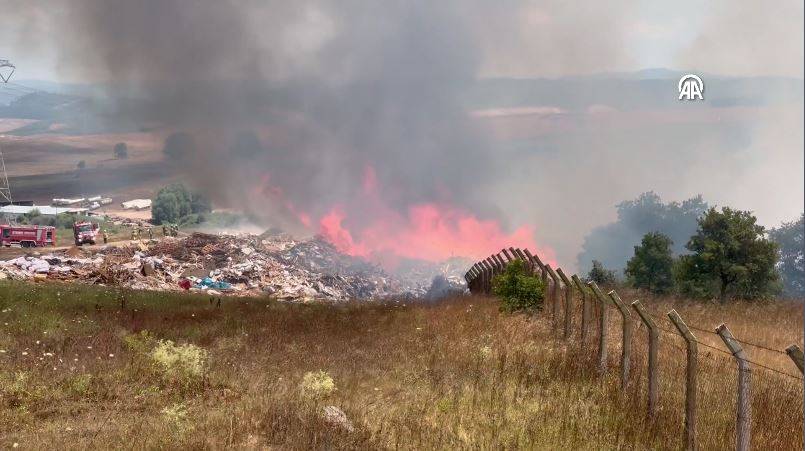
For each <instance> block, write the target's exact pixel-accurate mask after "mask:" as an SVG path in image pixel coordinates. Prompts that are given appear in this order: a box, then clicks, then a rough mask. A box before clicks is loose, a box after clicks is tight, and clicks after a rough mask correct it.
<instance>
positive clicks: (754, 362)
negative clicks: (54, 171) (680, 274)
mask: <svg viewBox="0 0 805 451" xmlns="http://www.w3.org/2000/svg"><path fill="white" fill-rule="evenodd" d="M688 327H690V326H688ZM657 328H658V329H659V330H661V331H663V332H665V333H667V334H669V335H673V336H675V337H679V338H684V337H682V335H680V334H679V332H674V331H672V330H669V329H666V328H664V327H660V326H657ZM696 343H697V344H699V345H702V346H704V347H705V348H708V349H712V350H714V351H717V352H720V353H722V354H724V355H727V356H730V357H734V354H733V353H731V352H729V351H725V350H723V349H721V348H718V347H716V346H713V345H709V344H707V343H704V342H702V341H699V340H696ZM671 345H672V346H674V347H676V348H678V349H682V348H680V347H678V346H676V345H674V344H673V343H671ZM746 361H747V362H749V363H751V364H752V365H755V366H757V367H759V368H763V369H766V370H769V371H772V372H774V373H777V374H782V375H783V376H788V377H790V378H792V379H796V380H799V381H802V380H805V379H803V378H801V377H799V376H795V375H793V374H791V373H788V372H786V371H781V370H778V369H777V368H772V367H770V366H767V365H764V364H762V363H759V362H756V361H754V360H749V359H746Z"/></svg>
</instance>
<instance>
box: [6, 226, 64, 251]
mask: <svg viewBox="0 0 805 451" xmlns="http://www.w3.org/2000/svg"><path fill="white" fill-rule="evenodd" d="M0 244H2V245H3V246H5V247H11V246H20V247H42V246H55V245H56V228H55V227H51V226H38V225H9V224H3V225H0Z"/></svg>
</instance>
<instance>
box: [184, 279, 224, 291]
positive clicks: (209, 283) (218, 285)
mask: <svg viewBox="0 0 805 451" xmlns="http://www.w3.org/2000/svg"><path fill="white" fill-rule="evenodd" d="M193 288H201V289H203V288H212V289H214V290H231V289H232V284H231V283H229V282H224V281H223V280H221V281H215V280H212V279H210V278H209V277H205V278H203V279H201V281H200V282H199V283H197V284H195V285H193Z"/></svg>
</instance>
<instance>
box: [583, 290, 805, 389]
mask: <svg viewBox="0 0 805 451" xmlns="http://www.w3.org/2000/svg"><path fill="white" fill-rule="evenodd" d="M570 288H571V289H572V287H570ZM593 296H594V297H597V296H596V295H595V292H593ZM602 305H603V306H604V308H611V309H614V307H613V306H612V305H609V304H608V303H605V302H604V303H602ZM652 317H653V315H652ZM664 319H665V320H666V321H668V322H671V321H670V319H668V318H664ZM671 324H673V323H672V322H671ZM685 325H686V326H687V327H688V328H689V329H691V330H695V331H698V332H702V333H708V334H712V335H716V336H719V335H718V334H717V333H716V332H715V331H714V330H708V329H705V328H703V327H700V326H697V325H691V324H687V323H686V324H685ZM657 328H658V329H659V330H661V331H663V332H665V333H667V334H669V335H672V336H675V337H679V338H684V337H682V335H681V334H680V333H678V332H674V331H672V330H669V329H666V328H664V327H661V326H659V325H657ZM719 338H720V336H719ZM733 339H734V340H735V341H737V342H739V343H741V344H744V345H747V346H752V347H755V348H758V349H761V350H765V351H769V352H774V353H777V354H781V355H788V353H787V352H785V351H781V350H779V349H775V348H772V347H771V346H769V345H765V344H761V343H755V342H751V341H748V340H740V339H737V338H735V337H733ZM696 343H697V344H700V345H702V346H703V347H705V348H708V349H712V350H714V351H717V352H720V353H722V354H724V355H727V356H730V357H734V354H733V353H732V352H729V351H725V350H723V349H721V348H718V347H716V346H713V345H709V344H707V343H703V342H701V341H699V340H698V339H697V340H696ZM670 344H671V346H673V347H675V348H677V349H680V350H683V349H682V348H681V347H679V346H677V345H675V344H673V343H670ZM746 361H747V362H749V363H751V364H752V365H755V366H757V367H758V368H762V369H765V370H768V371H772V372H774V373H777V374H780V375H783V376H787V377H790V378H792V379H796V380H799V381H802V380H805V379H803V378H802V377H799V376H795V375H793V374H791V373H788V372H785V371H781V370H779V369H777V368H773V367H770V366H767V365H764V364H762V363H759V362H756V361H754V360H749V359H746Z"/></svg>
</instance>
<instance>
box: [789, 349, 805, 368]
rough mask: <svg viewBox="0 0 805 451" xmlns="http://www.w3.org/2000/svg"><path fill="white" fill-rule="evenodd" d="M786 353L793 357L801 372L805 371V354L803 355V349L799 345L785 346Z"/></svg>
mask: <svg viewBox="0 0 805 451" xmlns="http://www.w3.org/2000/svg"><path fill="white" fill-rule="evenodd" d="M785 353H786V354H788V357H791V360H793V361H794V365H796V366H797V368H798V369H799V372H800V373H803V372H805V369H804V367H805V356H803V355H802V349H799V346H797V345H791V346H789V347H787V348H785Z"/></svg>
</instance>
